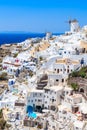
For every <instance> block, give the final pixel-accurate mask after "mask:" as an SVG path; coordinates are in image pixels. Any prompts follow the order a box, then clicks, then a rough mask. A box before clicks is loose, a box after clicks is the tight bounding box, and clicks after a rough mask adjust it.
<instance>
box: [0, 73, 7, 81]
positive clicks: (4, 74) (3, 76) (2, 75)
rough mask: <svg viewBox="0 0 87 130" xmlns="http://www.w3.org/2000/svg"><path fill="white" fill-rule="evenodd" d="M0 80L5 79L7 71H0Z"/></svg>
mask: <svg viewBox="0 0 87 130" xmlns="http://www.w3.org/2000/svg"><path fill="white" fill-rule="evenodd" d="M0 80H7V73H6V72H2V74H0Z"/></svg>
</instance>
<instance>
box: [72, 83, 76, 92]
mask: <svg viewBox="0 0 87 130" xmlns="http://www.w3.org/2000/svg"><path fill="white" fill-rule="evenodd" d="M71 87H72V89H73V90H74V91H77V90H78V84H77V83H71Z"/></svg>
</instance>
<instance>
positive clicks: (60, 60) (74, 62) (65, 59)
mask: <svg viewBox="0 0 87 130" xmlns="http://www.w3.org/2000/svg"><path fill="white" fill-rule="evenodd" d="M79 63H80V62H79V61H78V60H71V59H68V58H62V59H57V60H56V64H74V65H76V64H79Z"/></svg>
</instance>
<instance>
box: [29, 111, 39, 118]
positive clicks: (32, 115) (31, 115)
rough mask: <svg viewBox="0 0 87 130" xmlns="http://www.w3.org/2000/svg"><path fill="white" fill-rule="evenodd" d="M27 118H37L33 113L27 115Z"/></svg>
mask: <svg viewBox="0 0 87 130" xmlns="http://www.w3.org/2000/svg"><path fill="white" fill-rule="evenodd" d="M28 117H31V118H34V119H35V118H37V114H36V113H35V112H32V113H28Z"/></svg>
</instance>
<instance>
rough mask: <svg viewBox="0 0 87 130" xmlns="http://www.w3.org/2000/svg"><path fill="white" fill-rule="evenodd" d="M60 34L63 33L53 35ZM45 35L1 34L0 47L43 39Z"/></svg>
mask: <svg viewBox="0 0 87 130" xmlns="http://www.w3.org/2000/svg"><path fill="white" fill-rule="evenodd" d="M60 34H61V33H54V34H53V35H60ZM45 35H46V34H45V33H0V45H2V44H14V43H19V42H22V41H25V40H26V39H28V38H36V37H38V38H43V37H45Z"/></svg>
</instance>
